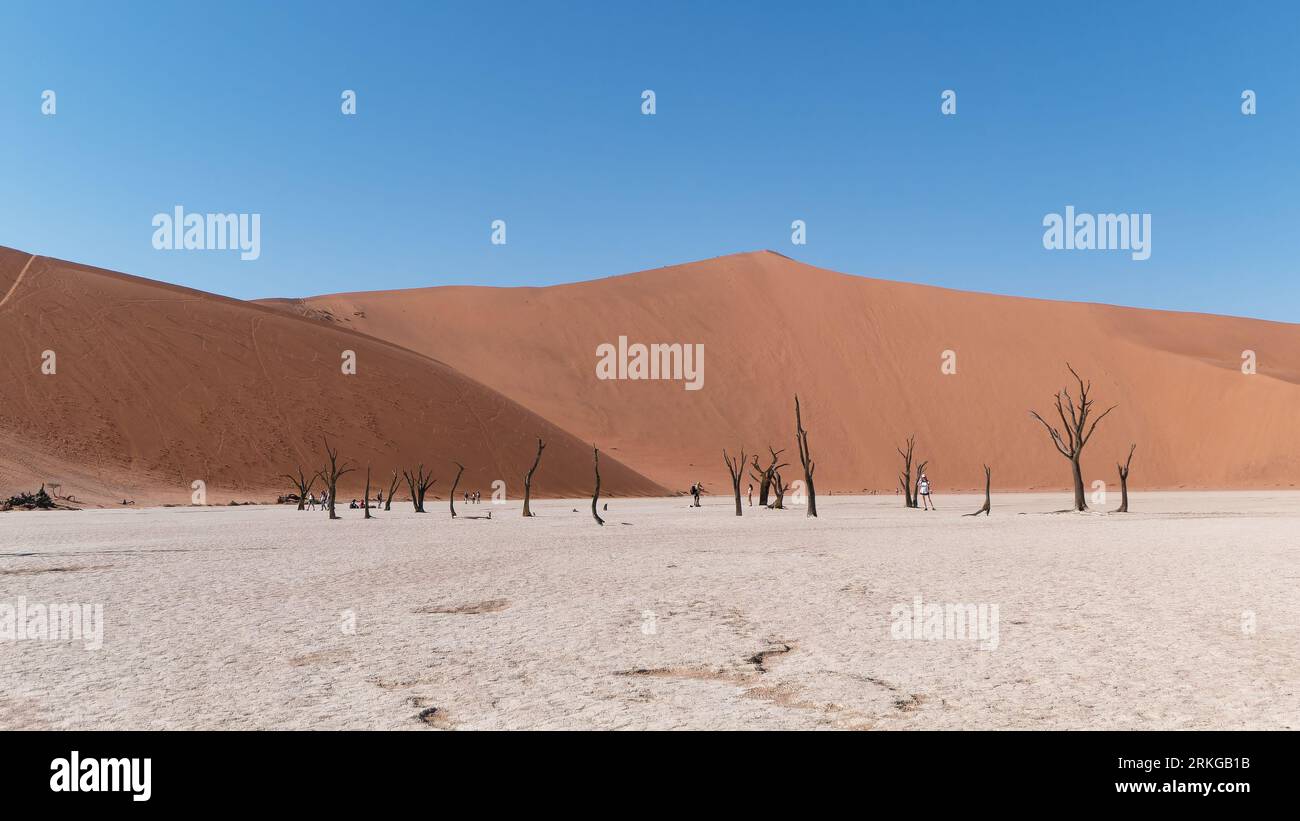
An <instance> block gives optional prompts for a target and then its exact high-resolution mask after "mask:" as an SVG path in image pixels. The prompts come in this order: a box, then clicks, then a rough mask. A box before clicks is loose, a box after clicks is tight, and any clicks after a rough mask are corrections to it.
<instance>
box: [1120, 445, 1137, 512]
mask: <svg viewBox="0 0 1300 821" xmlns="http://www.w3.org/2000/svg"><path fill="white" fill-rule="evenodd" d="M1135 450H1137V445H1136V444H1132V445H1129V448H1128V458H1127V459H1125V460H1124V464H1122V465H1121V464H1118V463H1117V464H1116V465H1115V467H1116V468H1118V469H1119V494H1120V496H1119V498H1120V501H1119V510H1117V511H1115V512H1116V513H1128V469H1129V465H1131V464H1133V451H1135Z"/></svg>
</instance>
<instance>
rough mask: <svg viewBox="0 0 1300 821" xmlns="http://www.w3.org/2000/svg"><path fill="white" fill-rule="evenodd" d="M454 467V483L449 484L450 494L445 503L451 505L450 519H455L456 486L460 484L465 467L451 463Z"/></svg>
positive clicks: (458, 463) (457, 463)
mask: <svg viewBox="0 0 1300 821" xmlns="http://www.w3.org/2000/svg"><path fill="white" fill-rule="evenodd" d="M452 464H453V465H455V466H456V481H454V482H452V483H451V494H450V495H449V496H448V497H447V501H448V502H449V503H450V504H451V518H453V519H454V518H456V486H457V485H459V484H460V475H461V474H462V473H464V472H465V466H464V465H462V464H461V463H460V462H452Z"/></svg>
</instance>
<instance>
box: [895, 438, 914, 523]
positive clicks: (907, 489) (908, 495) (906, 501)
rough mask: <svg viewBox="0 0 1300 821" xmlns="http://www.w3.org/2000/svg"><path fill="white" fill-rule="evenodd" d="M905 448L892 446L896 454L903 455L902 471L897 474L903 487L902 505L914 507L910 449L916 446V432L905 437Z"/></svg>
mask: <svg viewBox="0 0 1300 821" xmlns="http://www.w3.org/2000/svg"><path fill="white" fill-rule="evenodd" d="M904 444H906V445H907V450H906V451H904V450H903V449H902V448H894V450H897V451H898V455H899V456H901V457H903V472H902V473H900V474H898V483H899V484H900V485H902V487H903V507H909V508H910V507H916V499H915V497H913V496H912V450H913V449H914V448H915V447H916V434H915V433H914V434H912V435H911V436H909V437H907V441H906V442H905V443H904Z"/></svg>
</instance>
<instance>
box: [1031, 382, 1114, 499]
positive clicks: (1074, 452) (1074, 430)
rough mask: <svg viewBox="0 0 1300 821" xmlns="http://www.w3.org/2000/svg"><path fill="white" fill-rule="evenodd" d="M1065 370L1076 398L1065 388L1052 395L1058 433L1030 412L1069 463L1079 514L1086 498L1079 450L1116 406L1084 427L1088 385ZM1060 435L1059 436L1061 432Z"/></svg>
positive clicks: (1089, 408) (1088, 406)
mask: <svg viewBox="0 0 1300 821" xmlns="http://www.w3.org/2000/svg"><path fill="white" fill-rule="evenodd" d="M1065 367H1067V368H1069V369H1070V373H1071V374H1073V375H1074V378H1075V380H1076V381H1077V382H1078V383H1079V397H1078V399H1077V400H1076V399H1075V398H1074V397H1073V396H1071V395H1070V389H1069V388H1063V389H1061V391H1060V392H1059V393H1057V394H1056V413H1057V416H1059V417H1060V418H1061V430H1058V429H1056V428H1055V427H1053V426H1051V425H1049V424H1047V422H1046V421H1044V419H1043V417H1041V416H1039V415H1038V413H1037V412H1036V411H1030V413H1031V414H1032V415H1033V417H1034V418H1035V419H1037V420H1038V421H1039V422H1042V424H1043V427H1045V428H1047V432H1048V434H1049V435H1050V436H1051V437H1052V444H1053V445H1055V446H1056V449H1057V451H1059V452H1060V454H1061V455H1062V456H1064V457H1065V458H1066V459H1069V460H1070V469H1071V471H1072V472H1073V474H1074V509H1075V510H1079V511H1083V510H1087V509H1088V500H1087V497H1085V496H1084V494H1083V469H1082V468H1081V467H1080V465H1079V459H1080V457H1082V456H1083V448H1084V446H1085V445H1087V444H1088V440H1089V439H1091V438H1092V432H1093V431H1095V430H1096V429H1097V423H1098V422H1100V421H1101V420H1103V419H1105V418H1106V414H1108V413H1110V412H1111V411H1113V410H1115V408H1116V407H1118V406H1117V405H1111V406H1110V407H1109V408H1107V409H1106V411H1105V413H1102V415H1101V416H1098V417H1097V418H1096V419H1093V420H1092V424H1091V425H1089V424H1088V418H1089V417H1090V416H1092V405H1093V399H1092V397H1091V395H1090V394H1091V393H1092V381H1091V380H1089V381H1088V382H1084V381H1083V377H1081V376H1079V374H1078V373H1077V372H1076V371H1075V370H1074V368H1073V367H1071V366H1070V363H1069V362H1066V363H1065ZM1067 411H1068V412H1069V418H1068V419H1067V418H1066V412H1067ZM1062 430H1063V431H1064V433H1062V432H1061V431H1062Z"/></svg>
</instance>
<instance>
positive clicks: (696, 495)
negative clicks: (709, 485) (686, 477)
mask: <svg viewBox="0 0 1300 821" xmlns="http://www.w3.org/2000/svg"><path fill="white" fill-rule="evenodd" d="M703 492H704V484H703V483H702V482H696V483H695V484H693V485H691V498H692V499H694V500H695V501H694V502H692V504H691V507H699V506H700V494H701V493H703Z"/></svg>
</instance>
